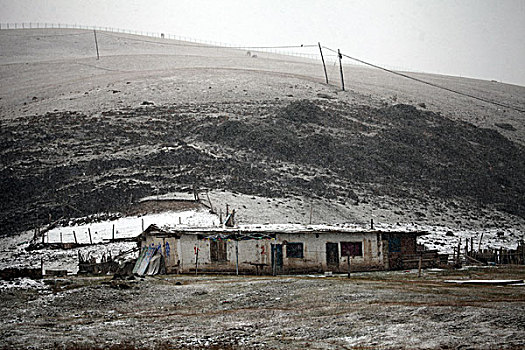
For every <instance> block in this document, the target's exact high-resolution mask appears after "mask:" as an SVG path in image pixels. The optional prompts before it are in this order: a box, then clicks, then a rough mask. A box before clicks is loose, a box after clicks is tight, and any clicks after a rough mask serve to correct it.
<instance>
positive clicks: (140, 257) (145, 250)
mask: <svg viewBox="0 0 525 350" xmlns="http://www.w3.org/2000/svg"><path fill="white" fill-rule="evenodd" d="M147 252H148V248H146V247H144V248H142V252H140V255H139V257H138V259H137V262H136V263H135V266H134V267H133V273H134V274H135V273H137V271H138V270H139V267H140V265H141V264H142V261H143V260H144V257H145V256H146V253H147Z"/></svg>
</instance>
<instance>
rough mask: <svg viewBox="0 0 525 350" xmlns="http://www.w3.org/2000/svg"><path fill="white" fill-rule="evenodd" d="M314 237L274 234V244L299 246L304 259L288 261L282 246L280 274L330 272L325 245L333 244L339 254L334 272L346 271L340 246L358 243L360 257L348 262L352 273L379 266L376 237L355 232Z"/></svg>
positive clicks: (313, 235) (314, 234)
mask: <svg viewBox="0 0 525 350" xmlns="http://www.w3.org/2000/svg"><path fill="white" fill-rule="evenodd" d="M318 236H319V237H316V233H314V232H312V233H308V234H278V235H277V243H279V244H282V243H283V242H284V241H287V242H289V243H301V242H302V243H303V245H304V251H303V252H304V257H303V258H302V259H301V258H288V257H287V256H286V255H287V254H286V245H284V246H283V271H285V272H286V271H293V270H302V269H307V268H308V267H310V268H312V269H314V270H315V269H317V270H318V271H327V270H329V269H330V270H333V267H332V266H331V267H330V268H329V267H328V266H327V264H326V243H328V242H330V243H337V244H338V251H339V269H336V271H346V270H347V266H348V260H347V257H342V256H341V244H340V243H341V242H360V243H362V251H363V256H356V257H352V258H350V259H351V260H350V264H351V266H352V268H353V269H377V268H382V266H383V256H382V243H381V241H379V244H378V239H377V234H376V233H368V232H356V233H338V232H336V233H318Z"/></svg>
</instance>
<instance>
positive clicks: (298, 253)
mask: <svg viewBox="0 0 525 350" xmlns="http://www.w3.org/2000/svg"><path fill="white" fill-rule="evenodd" d="M303 256H304V255H303V244H302V243H288V244H286V257H287V258H302V257H303Z"/></svg>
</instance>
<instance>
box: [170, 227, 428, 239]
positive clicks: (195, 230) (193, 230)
mask: <svg viewBox="0 0 525 350" xmlns="http://www.w3.org/2000/svg"><path fill="white" fill-rule="evenodd" d="M162 230H163V231H165V232H167V233H179V234H180V233H183V234H212V233H220V234H239V233H243V232H252V233H261V234H269V233H312V232H314V233H408V234H414V235H418V236H420V235H425V234H427V232H425V231H421V230H410V229H409V228H407V227H377V228H371V227H370V226H362V225H351V224H340V225H302V224H251V225H238V226H235V227H226V226H210V227H195V226H185V225H174V226H171V225H167V226H163V227H162Z"/></svg>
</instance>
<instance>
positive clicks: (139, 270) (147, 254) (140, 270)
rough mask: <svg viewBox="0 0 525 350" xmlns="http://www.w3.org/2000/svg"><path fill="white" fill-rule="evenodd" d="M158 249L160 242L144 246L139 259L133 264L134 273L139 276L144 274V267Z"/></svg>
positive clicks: (145, 267) (146, 266)
mask: <svg viewBox="0 0 525 350" xmlns="http://www.w3.org/2000/svg"><path fill="white" fill-rule="evenodd" d="M159 250H160V244H159V245H158V246H156V247H148V248H144V249H143V251H142V253H141V254H140V257H139V259H138V260H137V264H135V268H134V269H133V273H136V274H137V275H139V276H144V274H145V273H146V269H147V268H148V265H149V263H150V261H151V258H153V256H154V255H155V254H156V253H157V251H159ZM159 255H160V254H159Z"/></svg>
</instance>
